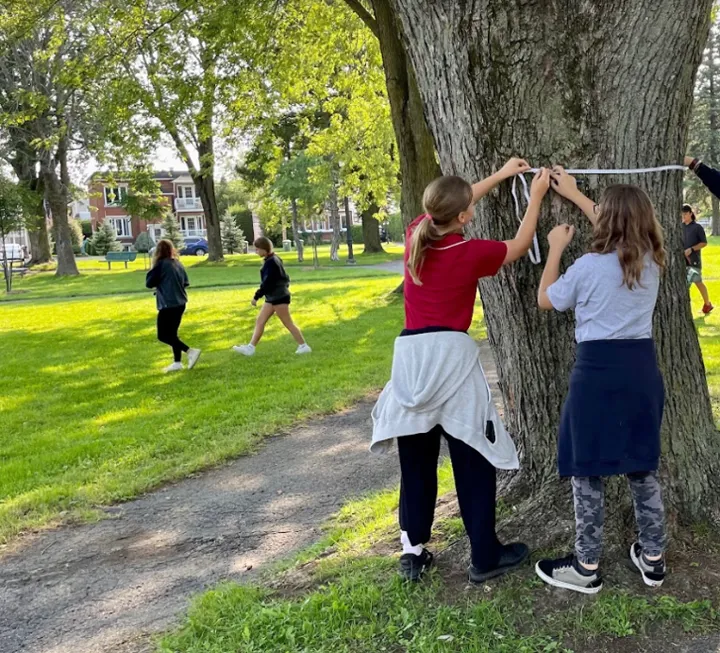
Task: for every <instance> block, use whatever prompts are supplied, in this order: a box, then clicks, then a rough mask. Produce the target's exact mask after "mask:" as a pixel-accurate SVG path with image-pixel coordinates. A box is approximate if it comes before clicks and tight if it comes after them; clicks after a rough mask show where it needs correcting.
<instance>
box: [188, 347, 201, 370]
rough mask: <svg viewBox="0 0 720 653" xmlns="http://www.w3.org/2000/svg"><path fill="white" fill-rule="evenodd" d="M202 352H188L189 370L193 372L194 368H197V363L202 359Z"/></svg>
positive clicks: (193, 350) (192, 350)
mask: <svg viewBox="0 0 720 653" xmlns="http://www.w3.org/2000/svg"><path fill="white" fill-rule="evenodd" d="M201 353H202V351H201V350H200V349H192V348H190V349H188V350H187V359H188V369H189V370H191V369H192V368H193V367H195V363H197V362H198V358H200V354H201Z"/></svg>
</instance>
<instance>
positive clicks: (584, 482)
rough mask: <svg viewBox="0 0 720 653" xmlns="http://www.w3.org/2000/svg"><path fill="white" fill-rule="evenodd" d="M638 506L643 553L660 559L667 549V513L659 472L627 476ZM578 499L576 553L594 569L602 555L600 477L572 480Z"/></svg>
mask: <svg viewBox="0 0 720 653" xmlns="http://www.w3.org/2000/svg"><path fill="white" fill-rule="evenodd" d="M627 479H628V482H629V484H630V491H631V492H632V497H633V504H634V506H635V520H636V521H637V526H638V531H639V537H638V541H639V542H640V546H641V547H642V548H643V552H644V553H645V554H646V555H648V556H650V557H654V556H658V555H660V554H662V553H663V551H665V547H666V545H667V540H666V535H665V509H664V508H663V501H662V490H661V489H660V483H659V481H658V477H657V472H639V473H635V474H628V475H627ZM572 487H573V496H574V498H575V553H576V555H577V557H578V560H580V562H582V563H584V564H586V565H594V564H597V563H598V562H599V561H600V554H601V553H602V538H603V521H604V519H605V485H604V480H603V478H602V477H600V476H573V478H572Z"/></svg>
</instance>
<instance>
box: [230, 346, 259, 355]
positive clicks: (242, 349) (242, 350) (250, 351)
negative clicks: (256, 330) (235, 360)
mask: <svg viewBox="0 0 720 653" xmlns="http://www.w3.org/2000/svg"><path fill="white" fill-rule="evenodd" d="M233 351H236V352H237V353H238V354H242V355H243V356H254V355H255V345H235V346H234V347H233Z"/></svg>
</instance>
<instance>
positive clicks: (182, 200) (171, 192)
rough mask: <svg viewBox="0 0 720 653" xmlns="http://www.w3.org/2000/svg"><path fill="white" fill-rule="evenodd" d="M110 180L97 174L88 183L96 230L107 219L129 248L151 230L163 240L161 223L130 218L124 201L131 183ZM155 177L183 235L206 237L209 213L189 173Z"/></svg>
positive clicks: (172, 172) (165, 172) (155, 238)
mask: <svg viewBox="0 0 720 653" xmlns="http://www.w3.org/2000/svg"><path fill="white" fill-rule="evenodd" d="M109 177H110V175H108V174H103V173H95V174H94V175H92V176H91V177H90V179H89V180H88V196H89V207H88V208H89V211H90V215H91V217H90V220H91V221H92V225H93V231H95V230H96V229H97V227H98V225H100V224H102V223H103V222H105V221H106V220H107V221H109V222H110V224H112V226H113V228H114V229H115V233H117V236H118V240H120V242H121V243H123V245H124V246H125V247H130V245H132V244H133V243H134V242H135V240H136V239H137V237H138V236H139V235H140V234H141V233H142V232H143V231H147V232H148V234H149V235H150V238H151V239H152V240H153V241H155V242H157V241H158V240H160V239H161V238H162V236H163V233H164V232H163V228H162V224H161V223H160V222H147V221H146V220H141V219H140V218H139V217H137V216H132V215H128V214H127V211H126V210H125V209H124V208H123V207H122V206H121V202H122V199H123V198H125V197H127V194H128V189H129V183H128V181H127V180H125V179H122V177H121V176H120V177H117V176H115V175H113V181H112V182H110V181H108V179H109ZM153 178H154V179H155V181H157V182H158V184H159V185H160V191H161V192H162V194H163V197H164V198H165V200H166V202H167V204H168V206H169V207H170V209H171V211H172V212H173V213H174V214H175V217H176V218H177V220H178V223H179V224H180V230H181V231H182V234H183V236H185V237H193V236H194V237H202V238H205V237H206V236H207V230H206V226H205V214H204V212H203V208H202V203H201V202H200V198H199V197H197V196H196V194H195V184H194V183H193V180H192V178H191V177H190V174H189V173H188V171H187V170H179V171H178V170H161V171H158V172H155V173H154V174H153Z"/></svg>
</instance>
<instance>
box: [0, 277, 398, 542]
mask: <svg viewBox="0 0 720 653" xmlns="http://www.w3.org/2000/svg"><path fill="white" fill-rule="evenodd" d="M196 272H197V270H195V269H192V270H190V277H191V279H193V278H194V276H195V274H196ZM226 273H227V271H226ZM125 274H126V275H127V276H132V275H133V274H134V273H133V272H128V273H125ZM397 283H398V278H397V276H384V277H377V278H363V279H354V278H352V277H350V278H343V279H337V280H334V281H331V280H326V281H322V282H315V283H310V284H304V283H298V284H294V285H293V292H294V300H293V313H294V315H295V318H296V321H297V323H298V324H299V325H300V326H301V327H302V329H303V331H304V332H305V335H306V337H307V339H308V341H309V342H310V343H311V344H312V346H313V347H314V349H315V352H314V353H313V354H312V355H311V356H306V357H296V356H295V355H294V349H295V345H294V342H293V340H292V338H291V337H290V335H289V334H287V332H286V331H285V330H284V329H283V328H282V326H281V325H280V324H279V321H277V320H273V321H272V322H271V325H270V327H269V329H268V331H267V334H266V338H265V339H264V341H263V342H262V343H261V346H260V347H259V348H258V353H257V355H256V356H255V357H254V358H251V359H248V358H245V357H241V356H238V355H237V354H235V353H234V352H232V351H231V350H230V347H231V346H232V345H233V344H237V343H244V342H247V341H248V339H249V337H250V334H251V332H252V327H253V324H254V321H255V317H256V315H257V311H256V309H253V308H252V307H250V305H249V295H248V291H247V290H246V289H228V288H214V289H211V288H207V289H194V290H191V292H190V297H189V299H190V302H189V304H188V310H187V313H186V317H185V319H184V321H183V325H182V329H181V337H182V338H183V339H184V340H186V341H187V342H188V343H189V344H191V345H192V346H196V347H201V348H202V349H203V355H202V358H201V360H200V363H199V364H198V365H197V367H196V368H195V369H194V370H192V371H191V372H184V373H181V374H176V375H164V374H162V372H161V370H162V368H163V366H164V365H166V364H168V363H169V362H170V361H171V356H170V350H169V348H168V347H166V346H164V345H161V344H160V343H158V342H157V341H156V340H155V318H156V311H155V307H154V301H153V298H152V296H151V295H149V294H148V295H146V296H139V295H132V294H130V295H118V296H106V297H99V298H92V299H85V300H83V299H75V300H70V301H50V300H47V301H33V302H16V303H6V304H4V305H2V306H0V360H1V361H2V369H3V381H4V389H3V393H2V396H1V397H0V412H1V413H2V415H3V419H2V425H3V429H2V430H3V435H2V438H0V542H2V541H5V540H7V539H8V538H10V537H12V536H13V535H15V534H16V533H18V531H19V530H21V529H23V528H28V527H35V526H39V525H42V524H45V523H48V522H50V521H52V520H55V519H57V518H58V517H60V516H63V517H65V518H66V519H67V518H72V517H78V516H85V517H88V516H90V515H91V514H92V513H90V514H88V511H92V509H93V507H95V506H97V505H99V504H107V503H110V502H112V501H117V500H120V499H125V498H127V497H130V496H133V495H135V494H137V493H139V492H142V491H144V490H147V489H148V488H151V487H153V486H156V485H157V484H158V483H160V482H162V481H165V480H168V479H173V478H179V477H182V476H185V475H187V474H189V473H190V472H192V471H193V470H196V469H198V468H201V467H204V466H207V465H211V464H213V463H216V462H218V461H220V460H223V459H226V458H228V457H230V456H235V455H238V454H243V453H247V452H248V451H249V450H250V449H251V448H252V446H253V444H254V443H256V442H257V440H258V438H259V437H261V436H263V435H266V434H269V433H273V432H276V431H277V430H278V429H279V428H280V427H283V426H287V425H288V424H290V423H292V422H296V421H297V420H300V419H303V418H305V417H308V416H310V415H314V414H319V413H326V412H329V411H333V410H336V409H338V408H340V407H344V406H347V405H349V404H351V403H353V402H354V401H357V400H358V399H359V398H361V397H362V396H364V395H365V394H366V393H368V392H369V391H372V390H375V389H377V388H378V387H381V386H382V384H383V383H384V382H385V381H386V379H387V376H388V371H389V363H390V357H391V354H392V345H391V342H392V340H393V338H394V337H395V336H396V335H397V333H398V330H399V329H400V328H401V325H402V303H401V301H399V298H397V296H393V297H392V298H389V297H388V295H389V293H390V291H392V290H393V289H394V288H395V287H396V286H397ZM269 370H272V376H273V377H274V378H278V379H279V380H280V383H279V384H278V386H277V387H276V388H274V389H273V392H272V393H268V392H267V378H268V371H269Z"/></svg>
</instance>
